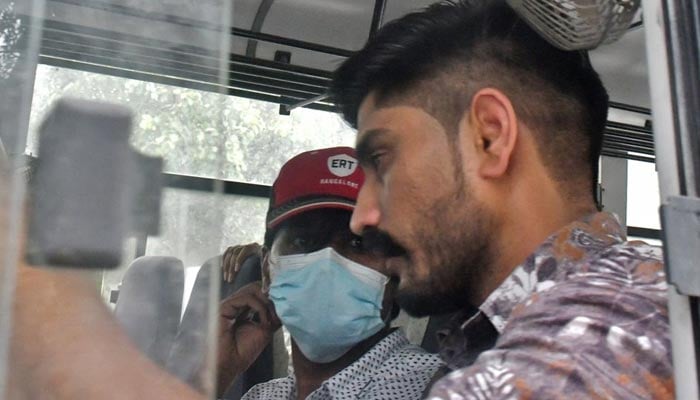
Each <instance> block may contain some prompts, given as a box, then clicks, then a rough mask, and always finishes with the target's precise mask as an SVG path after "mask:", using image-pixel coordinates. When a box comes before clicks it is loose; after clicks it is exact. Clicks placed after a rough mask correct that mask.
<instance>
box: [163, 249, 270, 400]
mask: <svg viewBox="0 0 700 400" xmlns="http://www.w3.org/2000/svg"><path fill="white" fill-rule="evenodd" d="M221 262H222V257H221V256H217V257H213V258H211V259H209V260H207V262H205V263H204V264H203V265H202V267H201V268H200V270H199V272H198V273H197V278H196V279H195V283H194V286H193V287H192V293H191V295H190V301H189V303H188V304H187V306H186V308H185V314H184V316H183V318H182V322H181V323H180V328H179V331H178V334H177V337H176V339H175V344H174V346H173V348H172V350H171V353H170V356H169V358H168V362H167V367H168V370H169V371H171V372H173V373H174V374H175V375H176V376H178V377H180V379H182V380H184V381H185V382H188V383H190V384H192V385H194V386H198V385H199V384H200V383H199V379H200V377H199V372H200V371H201V370H202V366H203V365H204V362H205V355H206V353H207V349H206V339H207V338H206V337H205V334H206V330H205V329H202V327H203V326H205V324H206V321H207V318H208V315H207V313H206V312H207V310H208V309H209V308H208V307H209V301H208V300H209V292H208V291H209V288H210V280H209V279H210V276H211V274H212V273H214V274H216V275H217V276H218V277H220V278H219V279H221V286H220V291H219V299H221V300H223V299H224V298H226V297H228V296H229V295H231V294H232V293H233V292H235V291H236V290H238V289H239V288H241V287H243V286H245V285H247V284H249V283H252V282H256V281H259V280H260V279H261V271H260V258H259V257H257V256H253V257H250V258H248V259H247V260H246V261H245V262H244V263H243V264H242V265H241V269H240V271H239V272H238V274H237V275H236V279H235V282H233V283H228V282H225V281H224V280H223V279H222V277H221V276H222V274H221V269H220V265H221ZM272 365H273V360H272V350H271V346H268V348H266V349H265V350H264V351H263V352H262V354H261V355H260V357H258V360H257V361H256V362H255V363H254V364H253V365H252V366H251V368H249V369H248V371H246V372H245V373H244V374H243V375H242V376H240V377H239V378H238V379H237V380H236V382H234V384H233V385H232V387H231V389H230V390H229V391H228V392H227V393H226V394H225V395H224V397H223V398H224V399H240V398H241V397H242V395H243V394H245V392H247V391H248V389H250V388H251V387H252V386H253V385H255V384H257V383H260V382H265V381H268V380H270V379H272Z"/></svg>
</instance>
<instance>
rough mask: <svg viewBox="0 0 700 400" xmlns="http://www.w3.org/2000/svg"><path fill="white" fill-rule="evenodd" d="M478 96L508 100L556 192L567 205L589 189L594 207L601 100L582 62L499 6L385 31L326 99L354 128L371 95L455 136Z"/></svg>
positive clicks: (416, 17) (495, 1)
mask: <svg viewBox="0 0 700 400" xmlns="http://www.w3.org/2000/svg"><path fill="white" fill-rule="evenodd" d="M485 87H493V88H496V89H499V90H501V91H502V92H504V93H505V94H506V95H507V96H508V97H509V98H510V100H511V102H512V103H513V106H514V108H515V111H516V113H517V114H518V118H519V119H520V120H521V121H523V123H524V124H525V125H526V126H528V127H529V128H530V129H531V130H533V131H534V132H535V140H536V143H537V146H538V150H539V153H540V154H541V156H542V158H543V160H544V163H545V165H546V166H547V168H548V171H549V172H550V174H551V175H552V176H553V177H554V178H555V179H556V180H557V181H558V182H560V183H561V184H562V185H561V187H562V188H564V189H566V190H567V193H569V194H571V196H572V198H573V197H575V196H579V195H580V194H581V190H580V189H581V184H584V185H585V184H589V182H592V186H593V187H592V189H593V190H592V192H593V196H594V199H595V187H596V185H595V183H596V181H597V175H598V158H599V155H600V150H601V145H602V138H603V131H604V127H605V123H606V120H607V111H608V95H607V92H606V91H605V88H604V87H603V85H602V83H601V81H600V78H599V77H598V74H597V73H596V72H595V70H593V68H592V66H591V64H590V61H589V59H588V55H587V54H586V53H585V52H579V51H563V50H559V49H557V48H555V47H554V46H552V45H551V44H549V43H548V42H547V41H546V40H545V39H543V38H542V37H540V35H539V34H537V33H536V32H535V31H534V30H533V29H532V28H530V26H528V24H527V23H526V22H525V21H524V20H522V19H521V18H520V17H519V16H518V15H517V14H516V13H515V12H514V11H513V10H512V9H511V8H510V7H509V6H508V5H507V4H506V3H505V1H503V0H463V1H442V2H439V3H436V4H433V5H431V6H429V7H427V8H426V9H425V10H423V11H420V12H414V13H411V14H408V15H406V16H404V17H402V18H400V19H398V20H395V21H392V22H390V23H388V24H386V25H385V26H384V27H383V28H382V29H381V30H380V31H379V32H378V33H377V35H375V36H374V37H373V38H372V39H370V41H369V42H368V43H367V44H366V45H365V47H364V48H363V49H362V50H360V51H359V52H357V53H356V54H354V55H353V56H351V57H350V58H348V59H347V60H346V61H345V62H344V63H343V64H342V65H341V66H340V68H338V69H337V70H336V72H335V74H334V77H333V81H332V84H331V94H332V96H333V98H334V101H335V102H336V104H338V106H339V107H340V110H341V111H342V113H343V116H344V118H345V119H346V120H347V121H348V122H349V123H350V124H351V125H353V126H354V127H357V117H358V115H357V114H358V110H359V108H360V105H361V103H362V101H363V100H364V99H365V98H366V97H367V96H368V95H369V94H370V93H374V94H375V96H376V97H375V98H376V100H377V103H378V104H379V105H380V106H381V105H382V104H385V103H388V102H391V101H397V102H401V103H406V102H408V103H412V104H413V105H418V106H420V107H422V108H424V109H425V110H426V111H427V112H429V113H431V114H432V115H433V116H435V117H436V118H438V120H440V121H441V122H442V123H443V125H445V128H446V130H447V131H448V132H450V131H451V132H455V131H456V128H457V124H458V123H459V120H460V119H461V118H462V116H463V113H464V112H465V111H466V110H467V109H468V107H469V106H470V104H471V99H472V97H473V95H474V94H475V93H476V91H478V90H479V89H481V88H485ZM571 180H573V181H574V182H576V184H573V185H570V184H568V183H567V182H569V181H571Z"/></svg>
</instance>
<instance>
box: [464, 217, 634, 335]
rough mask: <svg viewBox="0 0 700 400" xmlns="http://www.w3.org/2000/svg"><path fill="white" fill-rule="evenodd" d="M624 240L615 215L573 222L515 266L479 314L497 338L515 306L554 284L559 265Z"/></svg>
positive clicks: (622, 231) (488, 298) (574, 260)
mask: <svg viewBox="0 0 700 400" xmlns="http://www.w3.org/2000/svg"><path fill="white" fill-rule="evenodd" d="M624 240H626V237H625V233H624V230H623V228H622V226H621V225H620V222H619V221H618V219H617V217H616V216H615V215H614V214H611V213H607V212H598V213H594V214H590V215H587V216H586V217H584V218H582V219H580V220H577V221H575V222H572V223H570V224H569V225H567V226H565V227H564V228H562V229H560V230H559V231H557V232H556V233H554V234H553V235H551V236H549V237H548V238H547V239H546V240H545V241H544V243H542V244H541V245H540V246H539V247H538V248H537V249H536V250H535V251H534V252H533V253H532V254H531V255H530V256H529V257H528V258H527V259H526V260H525V261H524V262H523V263H522V264H520V265H518V266H517V267H516V268H515V269H514V270H513V272H512V273H511V274H510V276H508V278H506V280H505V281H503V283H502V284H501V285H500V286H499V287H498V288H497V289H496V290H494V291H493V292H492V293H491V294H490V295H489V296H488V297H487V298H486V300H485V301H484V302H483V303H482V304H481V306H480V307H479V310H480V311H481V312H482V313H484V314H485V315H486V316H487V317H488V319H489V320H490V321H491V324H493V326H494V327H495V328H496V330H497V331H498V333H499V334H500V333H502V332H503V329H504V327H505V326H506V323H507V322H508V318H509V317H510V314H511V312H512V310H513V308H514V307H515V306H516V305H518V304H519V303H522V302H524V301H525V300H526V299H527V298H528V297H530V295H532V294H533V293H535V292H538V291H541V290H546V289H547V288H549V287H550V286H552V285H553V284H554V279H555V277H556V275H557V273H558V272H560V271H561V268H559V267H560V265H561V264H563V263H568V262H576V261H579V260H581V259H583V258H585V257H587V256H588V255H590V254H592V253H596V252H598V251H600V250H601V249H603V248H605V247H608V246H611V245H613V244H617V243H621V242H623V241H624ZM465 324H468V322H465Z"/></svg>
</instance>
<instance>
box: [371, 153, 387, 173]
mask: <svg viewBox="0 0 700 400" xmlns="http://www.w3.org/2000/svg"><path fill="white" fill-rule="evenodd" d="M384 155H385V153H384V152H382V151H378V152H375V153H372V155H371V156H370V158H369V161H370V163H371V164H372V168H374V170H375V171H378V170H379V168H380V167H381V165H382V158H383V157H384Z"/></svg>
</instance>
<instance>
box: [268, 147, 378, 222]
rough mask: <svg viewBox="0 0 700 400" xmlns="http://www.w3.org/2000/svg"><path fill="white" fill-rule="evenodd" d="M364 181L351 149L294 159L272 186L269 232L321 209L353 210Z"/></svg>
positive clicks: (332, 149)
mask: <svg viewBox="0 0 700 400" xmlns="http://www.w3.org/2000/svg"><path fill="white" fill-rule="evenodd" d="M364 180H365V175H364V173H363V172H362V169H361V168H360V166H359V163H358V162H357V158H356V157H355V150H354V149H352V148H351V147H331V148H328V149H319V150H312V151H307V152H305V153H301V154H299V155H297V156H295V157H293V158H292V159H291V160H289V161H287V162H286V163H285V164H284V165H283V166H282V168H281V169H280V173H279V175H278V176H277V179H276V180H275V183H273V184H272V193H271V195H270V208H269V209H268V211H267V219H266V221H267V229H269V230H271V229H274V228H276V227H277V226H279V224H280V223H282V222H283V221H285V220H287V219H289V218H290V217H293V216H295V215H298V214H301V213H303V212H307V211H311V210H317V209H320V208H339V209H344V210H349V211H352V210H354V209H355V202H356V201H357V194H358V192H359V191H360V187H361V186H362V183H363V182H364Z"/></svg>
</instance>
